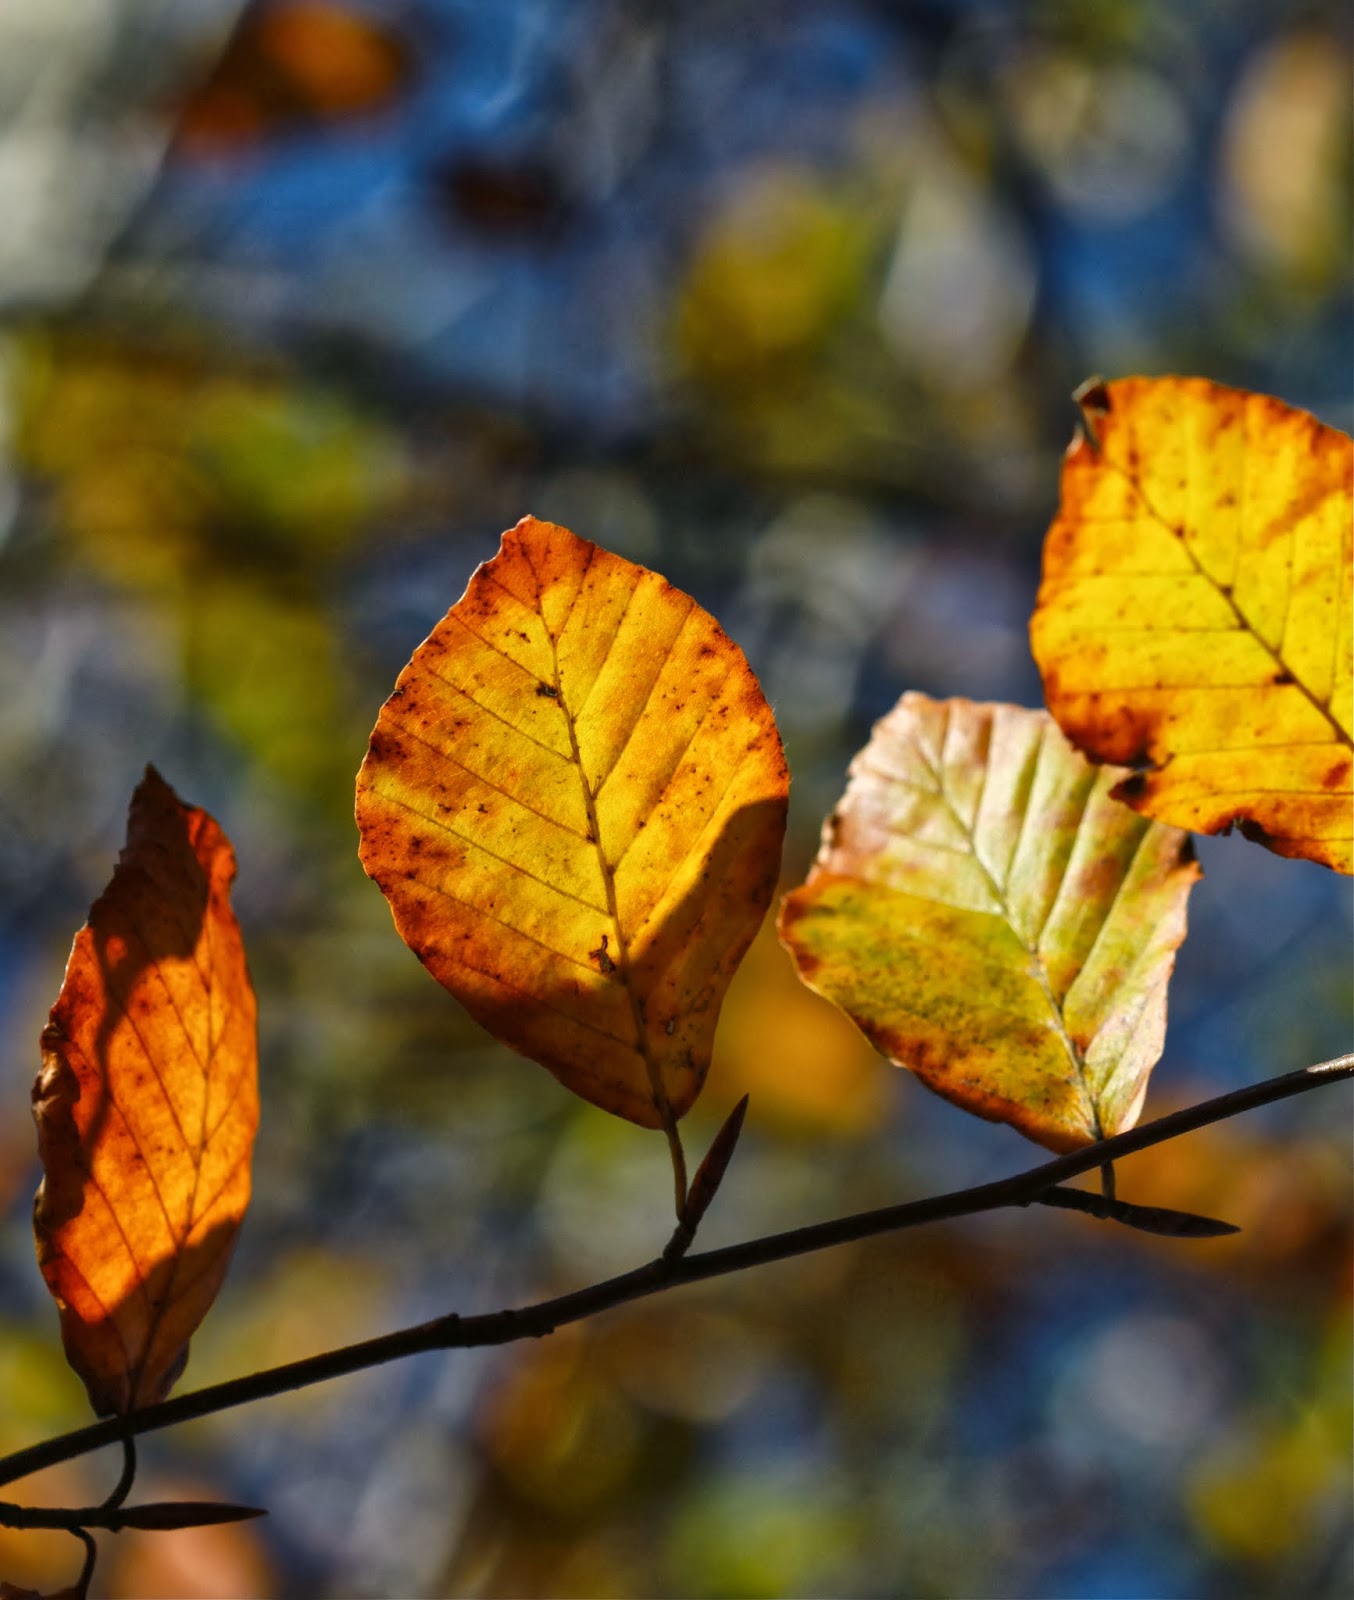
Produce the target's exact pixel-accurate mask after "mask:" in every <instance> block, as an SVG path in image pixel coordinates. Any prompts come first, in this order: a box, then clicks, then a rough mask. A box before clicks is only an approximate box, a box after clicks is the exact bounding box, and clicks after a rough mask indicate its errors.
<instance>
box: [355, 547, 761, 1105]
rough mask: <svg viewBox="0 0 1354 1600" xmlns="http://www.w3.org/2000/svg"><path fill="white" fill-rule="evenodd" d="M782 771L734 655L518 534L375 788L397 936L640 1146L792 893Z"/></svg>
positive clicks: (411, 690)
mask: <svg viewBox="0 0 1354 1600" xmlns="http://www.w3.org/2000/svg"><path fill="white" fill-rule="evenodd" d="M788 784H789V775H788V772H787V770H786V766H785V758H784V756H783V754H782V753H781V745H780V736H779V735H778V733H777V732H776V725H775V721H774V719H773V717H772V715H771V708H770V707H769V706H768V705H767V703H766V701H765V699H764V698H763V696H762V692H761V689H760V688H759V687H758V684H757V680H756V679H755V678H754V677H753V675H752V671H751V669H750V668H749V667H748V664H747V661H746V660H745V659H744V656H743V653H742V651H741V650H740V649H739V648H738V646H737V645H736V644H734V643H733V641H732V640H731V639H729V637H728V636H727V635H726V634H725V633H724V632H723V631H722V629H721V628H720V627H719V626H718V624H717V623H716V622H715V621H714V619H713V618H712V617H710V616H709V615H708V614H707V613H706V612H705V611H703V610H702V609H701V608H700V607H699V606H698V605H697V604H696V603H695V601H694V600H692V599H691V598H690V596H688V595H685V594H683V593H681V591H680V590H678V589H675V588H673V586H672V585H671V584H670V583H668V582H667V580H666V579H664V578H661V577H659V576H658V575H657V574H656V573H653V572H650V571H648V570H647V569H646V568H644V567H640V566H635V565H634V564H633V563H632V562H629V561H624V560H622V559H621V558H620V557H619V556H614V555H611V554H609V553H608V552H607V551H605V550H601V549H599V548H598V547H597V546H596V545H594V544H590V543H589V542H588V541H587V540H585V539H579V538H576V537H575V536H574V535H573V534H572V533H570V532H569V530H568V529H567V528H560V527H557V526H555V525H554V524H553V523H548V522H538V521H537V520H536V519H535V518H534V517H525V518H523V520H522V521H521V522H519V523H518V525H517V526H516V527H515V528H512V529H510V530H509V531H508V532H507V533H505V534H504V535H503V543H502V547H501V548H500V550H499V553H498V555H497V556H495V558H494V559H493V560H492V561H489V562H486V563H485V564H484V565H483V566H481V567H480V568H478V569H477V571H476V572H475V574H474V576H473V577H472V578H471V580H470V585H469V587H468V588H467V590H466V592H465V595H464V596H463V597H462V598H461V600H459V601H458V602H457V603H456V605H454V606H453V607H452V609H451V610H450V611H449V612H448V613H447V615H446V616H445V617H444V618H443V619H442V621H441V622H440V623H439V624H438V625H437V627H436V628H435V629H434V630H433V632H432V634H431V635H430V636H429V637H428V638H427V639H426V640H425V641H424V642H423V644H421V645H420V646H419V648H418V649H417V650H416V651H415V652H414V656H413V659H412V660H411V661H410V662H409V664H408V666H407V667H405V669H404V671H403V672H402V673H401V674H400V676H399V680H398V682H397V684H396V687H395V692H394V693H393V694H392V695H391V697H390V699H389V700H388V701H387V702H386V704H385V705H384V706H383V707H382V709H381V713H380V716H379V717H378V718H377V722H376V727H375V729H374V730H373V732H372V736H371V748H370V751H369V753H368V755H367V758H366V760H365V761H364V762H363V765H362V770H361V772H360V773H359V774H358V780H357V820H358V826H359V828H360V830H361V834H362V844H361V856H362V862H363V865H364V866H365V867H366V870H367V872H368V873H369V874H370V875H371V876H372V877H373V878H374V879H375V880H376V881H377V883H378V884H379V885H380V886H381V890H382V892H383V893H384V894H385V896H386V898H387V899H388V900H389V901H390V905H391V910H392V912H393V914H394V917H395V925H396V927H397V928H398V929H399V931H400V935H401V937H402V938H403V939H404V941H405V943H406V944H408V945H409V947H410V948H411V949H412V950H413V951H414V952H415V954H416V955H417V956H418V957H419V959H420V960H421V961H422V962H423V963H424V965H425V966H426V967H427V968H428V970H429V971H430V972H431V973H432V974H433V976H434V977H435V978H437V980H438V981H439V982H440V983H442V984H443V985H444V986H445V987H446V988H448V989H449V990H450V991H451V992H452V994H454V995H455V996H456V997H457V998H458V999H459V1000H460V1001H461V1002H462V1003H463V1004H464V1005H465V1007H466V1008H467V1010H469V1012H470V1013H471V1015H472V1016H474V1017H475V1018H476V1020H477V1021H479V1022H480V1023H481V1024H483V1026H485V1027H486V1028H488V1029H489V1031H490V1032H491V1033H493V1034H494V1035H495V1036H496V1037H498V1038H499V1039H501V1040H502V1041H503V1042H504V1043H506V1044H508V1045H511V1046H512V1048H513V1049H515V1050H518V1051H520V1052H521V1053H522V1054H523V1055H526V1056H529V1057H531V1059H532V1060H534V1061H538V1062H540V1064H541V1065H542V1066H544V1067H547V1068H548V1069H549V1070H550V1071H551V1072H552V1073H554V1075H555V1076H556V1077H557V1078H558V1079H559V1080H560V1081H561V1082H562V1083H563V1084H564V1085H565V1086H566V1087H567V1088H570V1089H572V1090H573V1091H574V1092H575V1093H576V1094H579V1095H581V1096H583V1098H584V1099H586V1100H590V1101H592V1102H593V1103H594V1104H595V1105H599V1106H601V1107H603V1108H604V1109H605V1110H608V1111H612V1112H615V1113H616V1114H617V1115H618V1116H622V1117H626V1118H628V1119H629V1120H630V1121H632V1122H636V1123H639V1124H640V1125H641V1126H644V1127H659V1126H666V1125H669V1123H670V1122H671V1121H672V1120H673V1119H675V1118H676V1117H680V1116H681V1115H682V1114H683V1112H685V1111H686V1110H687V1109H688V1108H689V1107H690V1105H691V1104H692V1102H693V1101H694V1100H695V1098H696V1096H697V1094H698V1093H699V1092H700V1088H701V1084H702V1083H703V1081H704V1078H705V1074H706V1070H707V1068H708V1066H709V1060H710V1050H711V1043H712V1040H713V1037H714V1030H715V1021H716V1018H717V1016H718V1013H719V1007H720V1002H721V1001H722V999H723V996H724V991H725V989H726V988H727V987H728V983H729V979H730V978H731V977H732V975H733V972H734V969H735V968H736V967H737V965H738V963H739V961H740V960H741V959H742V957H743V954H744V952H745V951H746V950H747V947H748V945H749V944H750V943H751V942H752V938H753V935H754V934H755V933H756V931H757V926H758V923H759V922H760V921H761V918H762V915H763V913H764V912H765V910H766V908H767V906H768V904H769V903H770V900H771V896H772V894H773V892H774V889H775V882H776V871H777V866H778V863H779V860H780V847H781V838H782V835H783V832H784V827H785V809H786V798H787V790H788Z"/></svg>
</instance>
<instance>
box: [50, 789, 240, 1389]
mask: <svg viewBox="0 0 1354 1600" xmlns="http://www.w3.org/2000/svg"><path fill="white" fill-rule="evenodd" d="M234 876H235V856H234V852H233V851H232V850H231V847H230V843H229V841H228V840H227V838H226V836H225V834H224V833H222V831H221V829H220V828H219V827H218V826H217V824H216V823H215V822H214V821H213V820H212V819H211V817H209V816H208V815H207V813H206V812H205V811H200V810H198V809H197V808H196V807H194V806H186V805H184V804H183V803H182V802H181V801H180V800H179V799H178V797H177V796H176V795H175V793H174V791H173V790H172V789H171V788H170V787H169V785H168V784H166V783H165V781H164V780H163V779H162V778H161V777H160V775H159V774H158V773H157V772H155V771H154V769H153V768H147V771H146V776H145V778H144V779H143V780H142V782H141V784H140V786H139V787H138V788H137V791H136V793H135V795H134V796H133V797H132V805H131V812H130V814H129V816H128V819H127V844H126V848H125V849H124V850H123V852H122V855H121V858H120V859H119V861H118V864H117V867H116V869H115V870H114V873H113V877H112V881H111V882H110V883H109V885H108V887H107V889H105V890H104V892H103V894H102V895H101V896H100V897H99V898H98V900H96V901H95V902H94V905H93V906H92V907H91V909H90V913H89V922H88V923H87V924H86V926H85V927H83V928H82V929H81V930H80V932H79V933H78V934H77V935H76V939H75V945H74V948H73V949H72V951H71V956H70V961H69V963H68V964H67V967H66V976H65V979H64V981H63V983H62V985H61V993H60V995H59V996H58V997H57V1002H56V1004H55V1006H53V1008H52V1014H51V1020H50V1021H49V1022H48V1024H47V1027H46V1028H45V1029H44V1031H43V1035H42V1072H41V1074H40V1075H39V1077H38V1081H37V1083H36V1084H35V1085H34V1089H33V1106H34V1114H35V1116H36V1119H37V1125H38V1146H39V1152H40V1154H41V1157H42V1165H43V1171H44V1176H43V1180H42V1185H41V1187H40V1188H39V1190H38V1197H37V1204H36V1206H35V1208H34V1229H35V1232H36V1235H37V1245H38V1261H39V1264H40V1265H41V1267H42V1272H43V1276H44V1277H45V1278H46V1280H47V1286H48V1288H50V1289H51V1291H52V1294H53V1295H54V1296H55V1298H56V1302H57V1306H58V1308H59V1310H60V1313H61V1334H62V1339H63V1341H64V1343H65V1347H66V1356H67V1359H68V1360H69V1361H70V1364H71V1366H72V1367H73V1368H74V1369H75V1371H76V1372H77V1373H78V1374H79V1375H80V1377H81V1378H82V1379H83V1380H84V1383H85V1387H86V1388H87V1389H88V1391H89V1397H90V1401H91V1403H92V1405H93V1406H94V1409H95V1410H96V1411H97V1412H99V1413H101V1414H103V1413H108V1412H120V1413H122V1412H127V1411H130V1410H132V1409H133V1408H135V1407H137V1406H145V1405H151V1404H153V1403H154V1402H155V1401H157V1400H160V1399H163V1397H164V1396H165V1395H166V1394H167V1393H168V1391H169V1389H170V1388H171V1386H172V1385H173V1383H174V1380H175V1379H176V1378H177V1377H178V1375H179V1373H180V1372H181V1371H182V1370H183V1364H184V1362H185V1360H186V1359H187V1355H188V1341H189V1339H190V1338H191V1337H192V1335H193V1333H194V1331H195V1330H196V1328H197V1326H198V1324H199V1323H200V1322H201V1321H202V1318H203V1317H204V1316H205V1315H206V1313H207V1311H208V1309H209V1308H210V1306H211V1303H212V1301H213V1300H214V1299H215V1298H216V1292H217V1290H218V1289H219V1288H220V1286H221V1281H222V1279H223V1278H224V1277H225V1273H226V1267H227V1265H228V1263H229V1260H230V1253H231V1250H232V1248H233V1246H234V1243H235V1236H236V1233H237V1232H238V1231H239V1226H240V1222H241V1220H242V1218H243V1217H244V1213H245V1208H246V1207H247V1205H248V1204H249V1157H250V1152H251V1150H252V1147H253V1142H254V1130H255V1128H256V1126H257V1124H258V1079H257V1039H256V1028H255V1004H254V991H253V988H252V986H251V984H250V981H249V974H248V972H247V970H246V968H245V958H244V946H243V944H242V942H241V939H240V930H239V927H238V925H237V924H236V921H235V917H234V914H233V912H232V911H231V909H230V899H229V895H230V884H231V880H232V879H233V878H234Z"/></svg>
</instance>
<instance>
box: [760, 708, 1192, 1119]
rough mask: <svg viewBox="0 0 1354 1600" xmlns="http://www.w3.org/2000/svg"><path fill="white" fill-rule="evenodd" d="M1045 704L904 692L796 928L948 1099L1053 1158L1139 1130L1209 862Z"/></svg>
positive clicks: (805, 967) (834, 990)
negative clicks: (1181, 949)
mask: <svg viewBox="0 0 1354 1600" xmlns="http://www.w3.org/2000/svg"><path fill="white" fill-rule="evenodd" d="M1120 776H1121V774H1120V773H1117V772H1114V771H1108V770H1101V771H1097V769H1096V768H1094V767H1092V766H1091V765H1090V764H1089V763H1088V762H1086V761H1084V760H1083V759H1082V758H1081V757H1080V756H1079V755H1078V754H1077V753H1076V751H1074V750H1073V749H1072V748H1071V747H1070V746H1069V745H1068V744H1067V742H1066V740H1064V739H1063V738H1062V736H1061V735H1060V734H1059V732H1058V730H1057V728H1056V726H1055V725H1054V724H1053V722H1052V720H1051V719H1050V718H1049V717H1048V716H1047V715H1046V714H1045V713H1044V712H1042V711H1024V710H1021V709H1019V708H1018V707H1016V706H1004V705H974V704H973V703H972V702H971V701H968V700H948V701H935V700H930V699H928V698H927V697H926V696H925V695H920V694H905V695H904V696H903V698H902V699H901V700H900V701H899V702H898V704H897V705H896V706H895V707H894V709H893V710H892V711H891V712H890V713H889V715H888V716H887V717H885V718H884V719H883V720H882V721H881V722H880V723H879V724H878V725H877V726H876V728H875V730H874V735H873V737H872V738H871V740H870V743H869V744H868V745H867V746H866V747H865V749H864V750H863V751H862V752H861V753H860V754H859V755H858V756H857V757H856V759H855V761H854V762H853V763H852V766H851V781H850V783H849V784H848V786H847V790H846V794H845V796H844V798H843V799H842V802H841V804H840V806H839V807H838V809H837V810H836V811H835V812H834V813H833V814H832V816H830V817H829V818H828V820H827V823H826V825H825V826H824V830H823V844H822V848H821V849H820V850H819V852H818V859H817V862H816V863H815V865H814V867H813V870H812V872H811V873H810V875H809V878H808V881H807V883H806V884H805V885H804V887H803V888H801V889H796V890H795V891H794V893H793V894H790V895H787V896H786V898H785V900H784V901H783V902H782V906H781V915H780V931H781V937H782V939H783V940H784V941H785V943H786V945H787V946H788V947H789V949H790V951H791V953H792V954H793V956H794V958H795V961H796V962H797V964H798V966H799V971H800V975H801V976H802V977H803V979H804V981H805V982H806V983H808V984H809V986H810V987H811V988H814V989H816V990H817V991H818V992H819V993H820V994H823V995H826V996H827V998H828V999H829V1000H832V1001H835V1002H836V1004H837V1005H839V1006H841V1008H842V1009H843V1010H844V1011H845V1012H846V1013H847V1015H848V1016H849V1017H851V1019H852V1020H853V1021H854V1022H855V1023H856V1024H857V1025H858V1026H859V1027H860V1028H861V1030H862V1031H863V1032H864V1033H865V1034H866V1036H867V1037H868V1038H869V1039H870V1040H871V1042H872V1043H873V1044H875V1045H876V1046H877V1047H878V1048H879V1049H880V1050H881V1051H883V1053H884V1054H885V1055H887V1056H889V1057H890V1058H891V1059H892V1060H894V1061H896V1062H898V1063H899V1064H900V1065H902V1066H906V1067H910V1068H911V1069H912V1071H913V1072H915V1073H916V1074H917V1076H918V1077H919V1078H921V1079H922V1081H923V1082H924V1083H926V1084H928V1085H929V1086H930V1087H931V1088H932V1089H935V1090H936V1091H937V1092H938V1093H939V1094H942V1095H944V1096H945V1097H946V1099H949V1100H953V1101H954V1102H955V1103H956V1104H958V1105H961V1106H963V1107H965V1109H967V1110H969V1111H973V1112H976V1113H977V1114H978V1115H979V1116H982V1117H988V1118H990V1119H991V1120H993V1121H997V1122H1009V1123H1010V1124H1011V1125H1012V1126H1013V1127H1016V1128H1018V1129H1019V1130H1020V1131H1021V1132H1022V1133H1024V1134H1027V1135H1028V1136H1029V1137H1030V1138H1031V1139H1034V1140H1036V1141H1037V1142H1038V1143H1040V1144H1044V1145H1047V1146H1048V1147H1049V1148H1050V1149H1053V1150H1071V1149H1075V1148H1077V1147H1078V1146H1080V1145H1085V1144H1088V1143H1090V1142H1092V1141H1093V1140H1095V1139H1098V1138H1101V1137H1108V1136H1109V1135H1111V1134H1115V1133H1120V1132H1122V1131H1123V1130H1124V1129H1125V1128H1129V1127H1131V1126H1132V1125H1133V1123H1134V1122H1135V1121H1136V1120H1137V1117H1138V1112H1139V1110H1140V1109H1141V1106H1142V1100H1143V1095H1144V1094H1145V1092H1146V1088H1147V1076H1148V1073H1149V1072H1150V1071H1151V1069H1152V1066H1153V1065H1154V1064H1155V1062H1156V1059H1157V1056H1158V1055H1159V1054H1160V1052H1161V1041H1162V1036H1163V1033H1164V1031H1165V1026H1166V984H1167V980H1168V979H1169V977H1170V973H1171V968H1172V966H1173V964H1174V961H1175V952H1176V949H1177V948H1178V946H1179V944H1180V941H1181V939H1182V938H1183V937H1184V934H1185V901H1186V899H1187V897H1188V895H1189V890H1190V888H1191V886H1192V885H1193V883H1194V881H1195V879H1196V878H1197V877H1198V875H1199V871H1198V867H1197V866H1196V865H1195V863H1194V860H1193V858H1192V855H1191V853H1190V851H1189V848H1188V838H1187V836H1186V835H1185V834H1183V833H1181V832H1179V831H1178V830H1177V829H1175V828H1166V827H1163V826H1161V825H1160V824H1158V823H1154V822H1145V821H1143V820H1142V819H1141V818H1139V817H1136V816H1135V815H1134V814H1133V812H1131V811H1130V810H1128V809H1127V807H1125V806H1122V805H1120V804H1119V803H1118V802H1117V801H1115V800H1113V799H1111V797H1110V793H1109V791H1110V789H1111V787H1112V786H1113V784H1114V782H1115V780H1116V779H1117V778H1118V777H1120Z"/></svg>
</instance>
